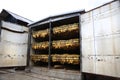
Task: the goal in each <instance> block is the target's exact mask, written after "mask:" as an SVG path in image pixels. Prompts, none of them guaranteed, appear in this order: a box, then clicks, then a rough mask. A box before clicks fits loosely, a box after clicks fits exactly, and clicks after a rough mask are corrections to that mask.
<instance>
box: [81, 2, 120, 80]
mask: <svg viewBox="0 0 120 80" xmlns="http://www.w3.org/2000/svg"><path fill="white" fill-rule="evenodd" d="M119 21H120V1H119V0H116V1H113V2H110V3H108V4H106V5H103V6H101V7H98V8H96V9H93V10H91V11H88V12H86V13H85V14H82V15H81V30H82V31H81V32H82V55H83V56H82V63H83V64H82V72H85V73H93V74H99V75H106V76H112V77H119V78H120V22H119ZM87 65H88V66H87ZM89 65H90V66H89Z"/></svg>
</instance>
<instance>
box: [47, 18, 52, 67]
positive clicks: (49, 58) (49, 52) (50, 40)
mask: <svg viewBox="0 0 120 80" xmlns="http://www.w3.org/2000/svg"><path fill="white" fill-rule="evenodd" d="M51 50H52V26H51V19H50V22H49V51H48V69H50V67H51V52H52V51H51Z"/></svg>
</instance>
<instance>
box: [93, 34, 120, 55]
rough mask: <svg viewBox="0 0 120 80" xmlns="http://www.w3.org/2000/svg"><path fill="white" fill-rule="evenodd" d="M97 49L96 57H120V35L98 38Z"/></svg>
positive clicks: (96, 41)
mask: <svg viewBox="0 0 120 80" xmlns="http://www.w3.org/2000/svg"><path fill="white" fill-rule="evenodd" d="M95 47H96V55H101V56H102V55H103V56H107V55H111V56H115V55H116V56H117V55H120V34H116V35H109V36H103V37H97V38H96V39H95Z"/></svg>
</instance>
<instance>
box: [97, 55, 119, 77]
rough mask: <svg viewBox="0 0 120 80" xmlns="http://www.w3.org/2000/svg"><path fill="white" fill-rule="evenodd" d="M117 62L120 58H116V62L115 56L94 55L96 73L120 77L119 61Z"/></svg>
mask: <svg viewBox="0 0 120 80" xmlns="http://www.w3.org/2000/svg"><path fill="white" fill-rule="evenodd" d="M117 58H120V56H119V57H118V56H117ZM118 62H120V59H117V64H116V56H96V74H101V75H107V76H113V77H120V74H119V70H120V69H119V68H120V63H118ZM118 67H119V68H118Z"/></svg>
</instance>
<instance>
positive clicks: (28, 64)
mask: <svg viewBox="0 0 120 80" xmlns="http://www.w3.org/2000/svg"><path fill="white" fill-rule="evenodd" d="M31 34H32V31H31V28H29V32H28V46H27V67H28V68H30V49H31Z"/></svg>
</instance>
